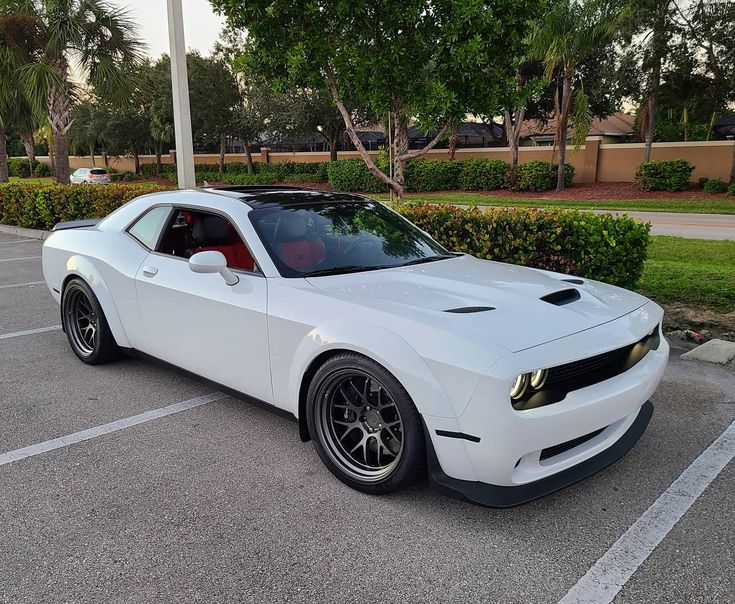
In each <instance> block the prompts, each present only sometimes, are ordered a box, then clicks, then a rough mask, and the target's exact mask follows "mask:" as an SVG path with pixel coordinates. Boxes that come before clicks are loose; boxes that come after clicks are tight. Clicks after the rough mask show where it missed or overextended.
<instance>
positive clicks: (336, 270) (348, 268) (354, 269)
mask: <svg viewBox="0 0 735 604" xmlns="http://www.w3.org/2000/svg"><path fill="white" fill-rule="evenodd" d="M381 268H393V265H392V264H387V265H383V266H358V265H352V264H348V265H345V266H333V267H332V268H321V269H317V270H315V271H309V272H308V273H301V274H300V275H299V277H322V276H324V275H340V274H343V273H359V272H360V271H375V270H379V269H381Z"/></svg>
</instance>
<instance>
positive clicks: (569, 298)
mask: <svg viewBox="0 0 735 604" xmlns="http://www.w3.org/2000/svg"><path fill="white" fill-rule="evenodd" d="M580 298H581V296H580V294H579V290H576V289H574V288H570V289H561V290H559V291H558V292H552V293H550V294H546V295H545V296H541V300H543V301H544V302H548V303H549V304H554V305H555V306H564V305H565V304H571V303H572V302H576V301H577V300H579V299H580Z"/></svg>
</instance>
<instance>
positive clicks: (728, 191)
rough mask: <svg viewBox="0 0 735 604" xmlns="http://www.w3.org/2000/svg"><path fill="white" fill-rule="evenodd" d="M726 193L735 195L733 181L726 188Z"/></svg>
mask: <svg viewBox="0 0 735 604" xmlns="http://www.w3.org/2000/svg"><path fill="white" fill-rule="evenodd" d="M727 194H728V195H732V196H733V197H735V183H733V184H731V185H730V187H729V188H728V189H727Z"/></svg>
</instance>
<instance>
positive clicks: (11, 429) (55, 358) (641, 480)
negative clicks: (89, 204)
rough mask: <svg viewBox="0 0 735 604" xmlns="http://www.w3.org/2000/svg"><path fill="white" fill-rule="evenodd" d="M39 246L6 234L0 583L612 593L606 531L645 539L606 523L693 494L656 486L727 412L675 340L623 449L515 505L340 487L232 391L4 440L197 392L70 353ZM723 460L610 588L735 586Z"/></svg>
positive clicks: (87, 587) (511, 598) (308, 450)
mask: <svg viewBox="0 0 735 604" xmlns="http://www.w3.org/2000/svg"><path fill="white" fill-rule="evenodd" d="M40 255H41V242H39V241H35V240H22V239H20V238H19V237H15V236H10V235H0V602H1V603H3V604H5V603H7V604H11V603H12V604H15V603H24V602H43V603H51V602H74V603H76V602H192V601H201V602H241V601H242V602H285V601H289V602H307V601H308V602H312V601H319V602H363V601H366V600H373V601H374V600H378V601H385V602H503V603H506V602H507V603H510V602H519V603H521V602H522V603H528V602H538V603H547V602H558V601H559V600H561V599H562V598H564V597H565V596H567V600H566V601H600V602H602V601H609V599H604V597H602V596H600V594H599V592H600V590H599V589H598V585H597V584H596V583H595V581H596V579H594V575H593V578H592V579H591V582H590V580H588V581H587V583H585V580H584V579H583V577H585V574H586V573H588V571H589V570H590V569H591V568H598V569H599V568H603V567H604V568H603V570H606V569H607V570H609V567H610V565H611V564H613V565H614V564H618V565H619V563H615V562H614V556H613V563H609V562H608V558H605V557H604V556H605V555H606V553H609V552H611V551H612V552H613V554H616V555H617V556H618V558H620V557H621V552H622V557H623V558H624V559H633V558H635V556H636V555H638V554H639V553H640V552H638V551H636V548H638V549H640V548H639V545H635V546H634V547H633V548H632V550H631V551H627V550H626V551H623V550H621V547H627V546H617V545H616V542H617V540H618V539H619V538H620V537H621V535H624V534H626V531H628V530H629V528H630V527H634V526H635V527H637V526H640V525H641V522H638V524H636V523H637V521H638V520H639V518H640V517H641V515H642V514H644V513H645V512H646V511H647V510H648V509H649V507H651V506H652V505H653V506H654V507H653V508H651V511H649V513H648V516H647V517H646V518H649V519H650V518H651V517H652V520H653V524H655V522H656V520H657V519H658V520H661V519H665V518H666V517H667V514H669V515H670V510H671V505H674V504H675V505H679V504H677V503H676V502H677V501H678V502H679V503H680V502H681V501H682V500H684V499H686V498H685V497H679V499H677V500H676V501H674V504H672V503H671V501H672V500H670V499H669V500H665V501H664V503H663V505H662V504H661V503H660V500H659V497H661V496H662V494H663V493H664V492H666V491H667V489H668V488H669V486H670V485H671V484H672V482H674V481H675V480H677V478H679V477H680V476H682V473H685V472H687V471H688V470H687V469H688V468H689V466H690V464H692V462H693V461H694V460H695V459H696V458H697V457H698V456H699V455H700V454H701V453H702V452H703V451H711V450H712V448H711V447H710V446H711V445H712V443H713V441H715V439H717V438H718V437H720V436H721V435H722V434H723V433H724V432H725V431H726V430H728V428H729V427H730V426H731V424H732V423H733V420H735V371H732V370H730V369H724V368H720V367H716V366H709V365H704V364H698V363H694V362H690V361H684V360H680V359H678V358H677V356H676V354H674V356H673V358H672V360H671V363H670V365H669V368H668V370H667V373H666V377H665V379H664V382H663V383H662V385H661V387H660V388H659V390H658V391H657V393H656V394H655V396H654V398H653V403H654V405H655V412H654V416H653V419H652V422H651V424H650V426H649V429H648V431H647V432H646V433H645V434H644V436H643V437H642V439H641V441H640V442H639V443H638V444H637V445H636V446H635V447H634V448H633V450H632V451H631V452H630V453H629V454H628V455H627V456H626V457H624V458H623V459H622V460H620V461H619V462H618V463H616V464H615V465H613V466H612V467H610V468H608V469H607V470H605V471H603V472H601V473H599V474H597V475H596V476H594V477H592V478H589V479H587V480H585V481H583V482H581V483H578V484H576V485H574V486H572V487H570V488H567V489H566V490H564V491H562V492H559V493H556V494H554V495H551V496H549V497H546V498H544V499H542V500H539V501H536V502H533V503H530V504H526V505H524V506H520V507H517V508H513V509H508V510H489V509H483V508H479V507H474V506H471V505H468V504H465V503H461V502H458V501H454V500H451V499H447V498H444V497H442V496H439V495H436V494H434V493H432V492H430V491H429V489H428V487H427V485H426V484H418V485H416V486H415V487H413V488H412V489H411V490H410V491H408V492H404V493H401V494H397V495H394V496H389V497H382V498H377V497H369V496H366V495H363V494H360V493H358V492H355V491H352V490H350V489H349V488H348V487H346V486H344V485H342V484H341V483H340V482H338V481H337V480H336V479H334V478H333V477H332V475H331V474H329V472H328V471H327V470H326V468H325V467H324V466H323V465H322V464H321V462H320V460H319V458H318V457H317V455H316V453H315V452H314V450H313V448H312V445H311V444H310V443H307V444H304V443H301V442H300V441H299V438H298V429H297V426H296V424H295V423H293V422H290V421H288V420H286V419H283V418H282V417H279V416H277V415H274V414H272V413H269V412H268V411H265V410H262V409H260V408H257V407H254V406H252V405H249V404H247V403H244V402H242V401H239V400H237V399H234V398H231V397H227V396H222V397H219V398H218V397H212V398H214V399H216V400H213V401H212V402H208V403H206V404H201V405H199V406H195V407H193V408H190V409H188V410H184V411H181V412H178V413H172V414H168V415H165V416H163V417H160V418H158V419H152V420H150V421H145V422H144V423H137V424H132V425H129V426H127V427H122V428H120V429H118V430H117V431H114V432H111V433H108V434H100V435H96V436H90V438H88V439H87V440H82V441H81V442H74V441H75V439H73V438H72V439H71V440H69V441H68V442H66V443H63V442H62V443H60V444H59V447H58V448H55V449H53V450H49V451H47V452H42V453H38V454H34V455H32V456H29V457H25V458H21V459H14V458H13V456H12V455H11V456H7V455H6V456H5V457H4V458H3V457H2V455H3V453H9V452H14V451H15V452H17V451H19V450H23V449H24V448H26V447H31V446H33V445H39V444H40V443H46V442H47V441H50V440H52V439H57V438H59V437H65V436H67V435H72V434H75V433H78V432H80V431H82V430H86V429H89V428H94V427H96V426H101V425H106V424H109V423H110V422H114V421H117V420H126V419H127V418H131V417H134V416H137V415H139V414H142V413H145V412H148V411H152V410H157V409H161V408H162V407H166V406H167V405H171V404H174V403H180V402H182V401H192V399H196V398H197V397H201V396H202V395H206V394H209V393H211V392H212V389H211V387H209V386H206V385H203V384H200V383H197V382H195V381H192V380H189V379H187V378H185V377H182V376H181V375H179V374H178V373H174V372H171V371H168V370H166V369H162V368H159V367H157V366H154V365H151V364H149V363H146V362H143V361H140V360H136V359H125V360H122V361H120V362H116V363H113V364H110V365H106V366H100V367H89V366H86V365H84V364H82V363H81V362H79V361H78V360H77V359H76V357H75V356H74V354H73V353H72V352H71V350H70V348H69V347H68V345H67V342H66V338H65V335H64V334H63V333H62V332H61V330H60V329H59V328H58V325H59V311H58V308H57V306H56V304H55V303H54V302H53V301H52V299H51V296H50V294H49V292H48V291H47V289H46V286H45V285H44V284H43V283H40V282H42V281H43V275H42V272H41V260H40ZM46 328H50V329H46ZM40 329H45V330H44V331H37V330H40ZM182 329H185V326H182ZM198 400H199V399H198ZM125 425H126V424H125V422H123V423H122V424H120V426H125ZM719 455H720V457H719V459H720V460H722V454H721V453H720V454H719ZM730 457H731V455H730ZM3 460H4V461H3ZM725 464H726V465H724V469H722V470H721V471H719V470H718V471H717V472H713V475H712V476H711V477H710V479H708V481H707V482H706V484H702V487H705V486H706V488H704V491H703V493H702V494H701V496H699V497H698V498H696V497H695V498H693V499H695V500H693V504H692V505H691V506H689V505H684V507H683V508H682V511H683V516H682V517H681V519H680V520H679V521H678V522H676V523H675V524H674V526H673V528H671V530H670V531H668V530H664V531H663V532H662V534H661V535H659V536H660V538H661V539H660V543H659V544H658V545H657V547H655V549H654V550H653V552H652V553H651V555H650V556H649V557H648V558H647V559H645V561H642V564H640V566H636V567H635V568H633V572H632V574H630V573H629V574H630V576H629V578H628V577H626V578H625V580H624V581H621V584H622V589H621V590H620V591H619V593H618V594H617V596H616V598H615V602H626V603H640V602H666V603H669V604H671V603H675V602H687V603H688V602H707V603H709V602H733V601H734V596H733V594H735V573H733V568H734V567H735V497H733V494H734V493H735V462H733V461H731V460H729V463H728V459H725ZM688 472H689V473H688V474H686V476H689V477H691V476H692V475H693V474H694V480H695V481H696V480H699V481H700V482H701V476H700V475H699V474H701V473H698V472H699V471H698V470H696V471H693V472H692V471H688ZM676 490H677V489H676V488H674V491H676ZM677 496H679V495H678V494H677V493H676V492H674V495H673V497H677ZM657 501H658V502H659V503H657ZM667 506H668V507H667ZM644 520H645V518H644ZM662 522H663V520H662ZM647 523H648V524H647ZM643 525H644V526H643V530H644V531H645V530H646V526H651V522H649V521H648V520H646V522H643ZM636 530H637V529H634V530H633V534H632V540H633V541H634V542H635V541H636V539H637V537H636V535H638V533H636ZM638 541H640V540H638ZM601 558H602V559H603V561H602V562H601V563H600V564H598V565H597V566H595V565H596V563H597V562H598V560H600V559H601ZM613 570H615V569H613ZM575 586H577V587H576V588H575ZM575 589H576V591H575ZM570 590H572V591H571V592H570ZM580 593H581V594H583V596H584V597H582V598H580V597H579V594H580ZM575 598H576V599H575ZM594 598H597V599H594Z"/></svg>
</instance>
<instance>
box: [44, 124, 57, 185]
mask: <svg viewBox="0 0 735 604" xmlns="http://www.w3.org/2000/svg"><path fill="white" fill-rule="evenodd" d="M46 146H47V147H48V159H49V162H50V163H51V171H52V172H53V173H54V174H56V158H55V157H54V137H53V135H52V134H51V130H50V129H48V128H47V129H46Z"/></svg>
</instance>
